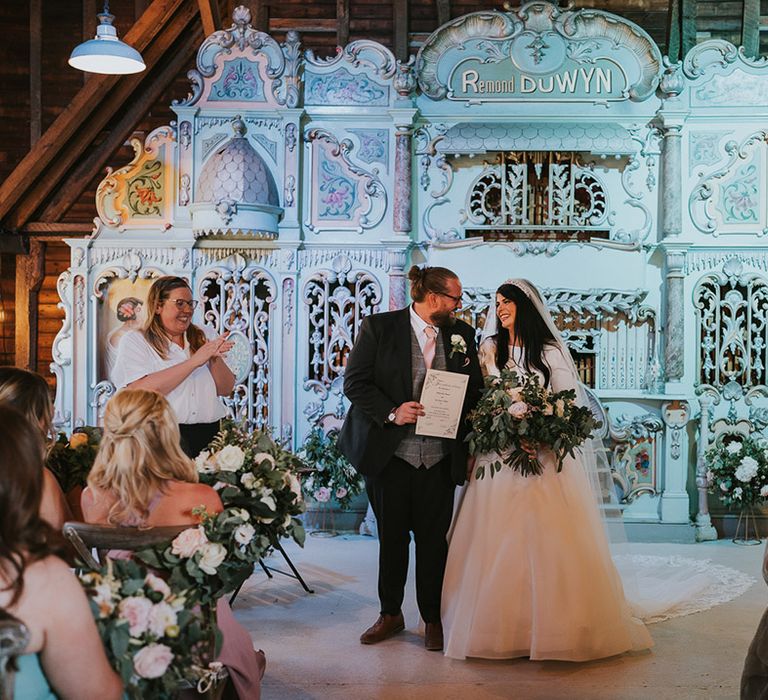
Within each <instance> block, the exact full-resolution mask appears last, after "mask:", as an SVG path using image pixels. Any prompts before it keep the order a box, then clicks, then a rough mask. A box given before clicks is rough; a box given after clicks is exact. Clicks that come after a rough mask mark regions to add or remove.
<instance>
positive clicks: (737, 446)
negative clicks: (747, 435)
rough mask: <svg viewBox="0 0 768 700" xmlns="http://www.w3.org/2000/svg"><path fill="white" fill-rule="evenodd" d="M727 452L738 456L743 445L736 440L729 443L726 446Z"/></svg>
mask: <svg viewBox="0 0 768 700" xmlns="http://www.w3.org/2000/svg"><path fill="white" fill-rule="evenodd" d="M725 451H726V452H727V453H728V454H729V455H737V454H739V452H741V443H740V442H739V441H738V440H734V441H733V442H729V443H728V444H727V445H726V446H725Z"/></svg>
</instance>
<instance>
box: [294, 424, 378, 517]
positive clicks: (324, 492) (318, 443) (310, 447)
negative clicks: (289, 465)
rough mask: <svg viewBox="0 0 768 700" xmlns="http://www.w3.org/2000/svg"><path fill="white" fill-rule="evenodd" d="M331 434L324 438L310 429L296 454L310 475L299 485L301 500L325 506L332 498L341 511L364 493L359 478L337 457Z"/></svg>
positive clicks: (362, 482)
mask: <svg viewBox="0 0 768 700" xmlns="http://www.w3.org/2000/svg"><path fill="white" fill-rule="evenodd" d="M337 439H338V433H337V432H336V431H335V430H332V431H330V432H329V433H328V434H327V435H326V434H325V432H324V431H323V430H322V428H313V429H312V431H311V432H310V433H309V435H308V436H307V439H306V440H305V441H304V444H303V445H302V446H301V450H300V454H301V456H302V458H303V459H304V461H305V462H306V463H307V465H308V466H309V467H311V468H312V470H313V471H312V473H311V474H310V475H309V477H308V478H307V479H305V481H304V483H303V484H302V489H303V491H304V497H305V498H313V499H314V500H316V501H317V502H318V503H327V502H328V501H329V500H330V499H331V498H335V499H336V501H337V502H338V504H339V507H340V508H341V509H342V510H347V509H348V508H349V504H350V501H351V500H352V499H353V498H354V497H355V496H357V495H358V494H360V493H362V492H363V490H364V489H365V482H364V481H363V478H362V477H361V476H360V475H359V474H358V473H357V471H355V468H354V467H353V466H352V465H351V464H350V463H349V462H348V461H347V458H346V457H345V456H344V455H343V454H341V452H340V450H339V448H338V445H337V444H336V441H337Z"/></svg>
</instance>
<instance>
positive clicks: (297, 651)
mask: <svg viewBox="0 0 768 700" xmlns="http://www.w3.org/2000/svg"><path fill="white" fill-rule="evenodd" d="M637 546H638V551H640V552H641V553H645V554H660V555H668V554H677V555H681V556H686V557H691V558H696V559H709V560H711V561H712V562H713V563H715V564H722V565H725V566H729V567H732V568H734V569H738V570H740V571H743V572H745V573H748V574H750V575H752V576H754V577H755V578H756V579H758V582H757V583H756V585H753V586H752V587H750V588H749V590H747V592H746V593H745V594H743V595H741V596H740V597H738V598H736V599H735V600H732V601H730V602H729V603H725V604H723V605H720V606H717V607H715V608H713V609H711V610H708V611H705V612H700V613H696V614H694V615H688V616H686V617H680V618H676V619H673V620H667V621H665V622H660V623H657V624H654V625H651V626H650V631H651V634H652V636H653V638H654V641H655V644H656V646H655V647H654V649H653V650H652V651H650V652H643V653H639V654H634V655H625V656H621V657H616V658H612V659H608V660H603V661H596V662H590V663H584V664H573V663H565V662H552V661H550V662H531V661H527V660H520V659H518V660H514V661H456V660H452V659H446V658H445V657H443V656H442V655H441V654H439V653H436V652H427V651H425V649H424V646H423V640H422V638H421V637H419V636H417V634H416V630H417V627H418V613H417V611H416V604H415V594H414V590H413V580H412V577H411V578H410V580H409V589H408V591H407V593H406V601H405V605H404V614H405V621H406V631H405V632H402V633H400V634H399V635H397V636H395V637H394V638H393V639H391V640H387V641H386V642H383V643H381V644H378V645H375V646H362V645H361V644H360V643H359V641H358V637H359V635H360V633H361V632H362V631H363V630H364V629H365V628H366V627H367V626H368V625H369V624H371V623H372V622H373V621H374V620H375V619H376V616H377V613H378V604H377V598H376V560H377V542H376V541H375V540H373V539H371V538H368V537H359V536H352V535H350V536H339V537H335V538H321V537H313V536H309V537H307V543H306V547H305V549H303V550H301V549H299V548H298V547H297V546H295V545H294V544H292V543H290V544H286V551H287V552H288V553H289V555H290V556H291V558H292V559H293V561H294V562H295V563H296V564H297V566H298V567H299V569H300V571H301V573H302V575H304V577H305V578H306V579H307V581H308V582H309V584H310V586H311V587H313V588H314V590H315V593H314V594H312V595H309V594H307V593H305V592H304V590H303V589H302V588H301V587H300V586H299V584H298V583H297V582H296V581H295V580H294V579H291V578H287V577H284V576H280V575H276V576H275V577H274V578H273V579H271V580H270V579H267V577H266V576H265V575H264V574H263V573H262V572H261V571H258V572H257V573H256V574H254V576H252V577H251V579H250V580H249V581H248V582H247V583H246V585H245V586H244V588H243V591H242V592H241V593H240V595H239V597H238V599H237V601H236V603H235V605H234V610H235V616H236V617H237V618H238V619H239V620H240V621H241V622H242V623H243V624H244V625H245V626H246V627H247V628H248V629H249V630H250V632H251V636H252V637H253V639H254V644H255V646H257V647H261V648H263V649H264V650H265V652H266V654H267V671H266V675H265V677H264V681H263V685H262V698H263V699H264V700H288V699H290V700H310V699H322V700H341V699H344V700H347V699H353V698H354V699H355V700H368V699H371V700H395V699H397V700H399V699H401V698H403V699H408V700H411V699H413V700H459V699H462V700H463V699H465V698H472V699H474V698H477V699H491V698H493V699H497V698H525V699H527V698H531V699H537V700H538V699H544V698H546V699H549V698H569V699H570V700H592V699H600V700H608V699H610V700H646V699H648V698H652V699H653V700H668V699H672V698H675V699H677V698H680V699H683V698H684V699H686V700H688V699H691V700H692V699H698V698H738V687H739V677H740V674H741V668H742V664H743V661H744V656H745V654H746V650H747V647H748V646H749V642H750V640H751V638H752V635H753V634H754V631H755V628H756V627H757V623H758V621H759V619H760V616H761V615H762V613H763V610H764V609H765V607H766V605H768V588H766V586H765V585H764V584H763V582H762V579H761V578H760V575H761V564H762V555H763V547H762V546H753V547H749V546H738V545H734V544H732V543H731V542H730V541H719V542H709V543H704V544H697V545H684V544H645V545H637ZM268 563H270V564H271V565H273V566H276V567H279V568H285V567H284V566H283V561H282V558H281V557H280V555H279V554H278V555H277V556H272V557H271V558H270V560H269V562H268Z"/></svg>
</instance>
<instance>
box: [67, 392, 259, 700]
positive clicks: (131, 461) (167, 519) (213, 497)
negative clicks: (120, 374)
mask: <svg viewBox="0 0 768 700" xmlns="http://www.w3.org/2000/svg"><path fill="white" fill-rule="evenodd" d="M82 504H83V513H84V514H85V520H86V522H89V523H98V524H108V525H114V526H121V525H122V526H133V527H147V528H148V527H153V526H157V527H160V526H163V525H186V524H189V525H197V524H198V522H199V518H198V517H197V516H196V515H194V514H193V513H192V510H193V509H194V508H196V507H198V506H204V507H205V508H206V509H207V510H208V511H209V512H210V513H219V512H221V511H222V510H223V505H222V503H221V499H220V498H219V495H218V494H217V493H216V491H214V490H213V489H212V488H211V487H210V486H206V485H205V484H200V483H198V476H197V470H196V469H195V465H194V463H193V462H192V460H191V459H190V458H189V457H187V456H186V455H185V454H184V453H183V452H182V451H181V449H180V447H179V428H178V425H177V424H176V419H175V417H174V413H173V411H172V409H171V407H170V405H169V403H168V401H167V400H166V399H165V398H164V397H163V396H162V395H161V394H158V393H157V392H154V391H146V390H144V389H123V390H122V391H119V392H118V393H117V394H115V396H113V397H112V399H110V401H109V403H107V407H106V410H105V412H104V436H103V438H102V441H101V445H100V446H99V452H98V454H97V455H96V461H95V463H94V465H93V469H92V470H91V473H90V475H89V477H88V488H86V489H85V491H84V492H83V498H82ZM216 615H217V623H218V625H219V628H220V629H221V632H222V636H223V643H222V647H221V654H220V655H219V659H218V660H219V661H221V662H222V663H223V664H224V665H225V666H227V667H228V669H229V674H230V678H231V679H232V681H233V683H234V686H235V689H236V691H237V694H238V696H239V697H240V698H241V700H245V699H246V698H247V699H248V700H258V698H259V697H260V680H261V676H262V675H263V673H264V666H265V663H266V662H265V659H264V653H263V652H261V651H259V652H255V651H254V649H253V642H252V640H251V638H250V636H249V635H248V633H247V632H246V631H245V630H244V629H243V628H242V627H241V626H240V625H239V624H238V623H237V622H236V620H235V618H234V617H233V615H232V611H231V610H230V608H229V605H228V604H227V601H226V600H224V599H223V598H222V599H219V601H218V605H217V608H216Z"/></svg>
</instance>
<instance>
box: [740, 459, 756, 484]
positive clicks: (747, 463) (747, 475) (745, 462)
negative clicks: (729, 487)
mask: <svg viewBox="0 0 768 700" xmlns="http://www.w3.org/2000/svg"><path fill="white" fill-rule="evenodd" d="M735 475H736V478H737V479H738V480H739V481H741V482H743V483H745V484H746V483H749V482H750V481H752V479H754V478H755V477H756V476H757V460H755V459H753V458H752V457H744V459H742V460H741V463H740V464H739V466H738V467H736V471H735Z"/></svg>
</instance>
